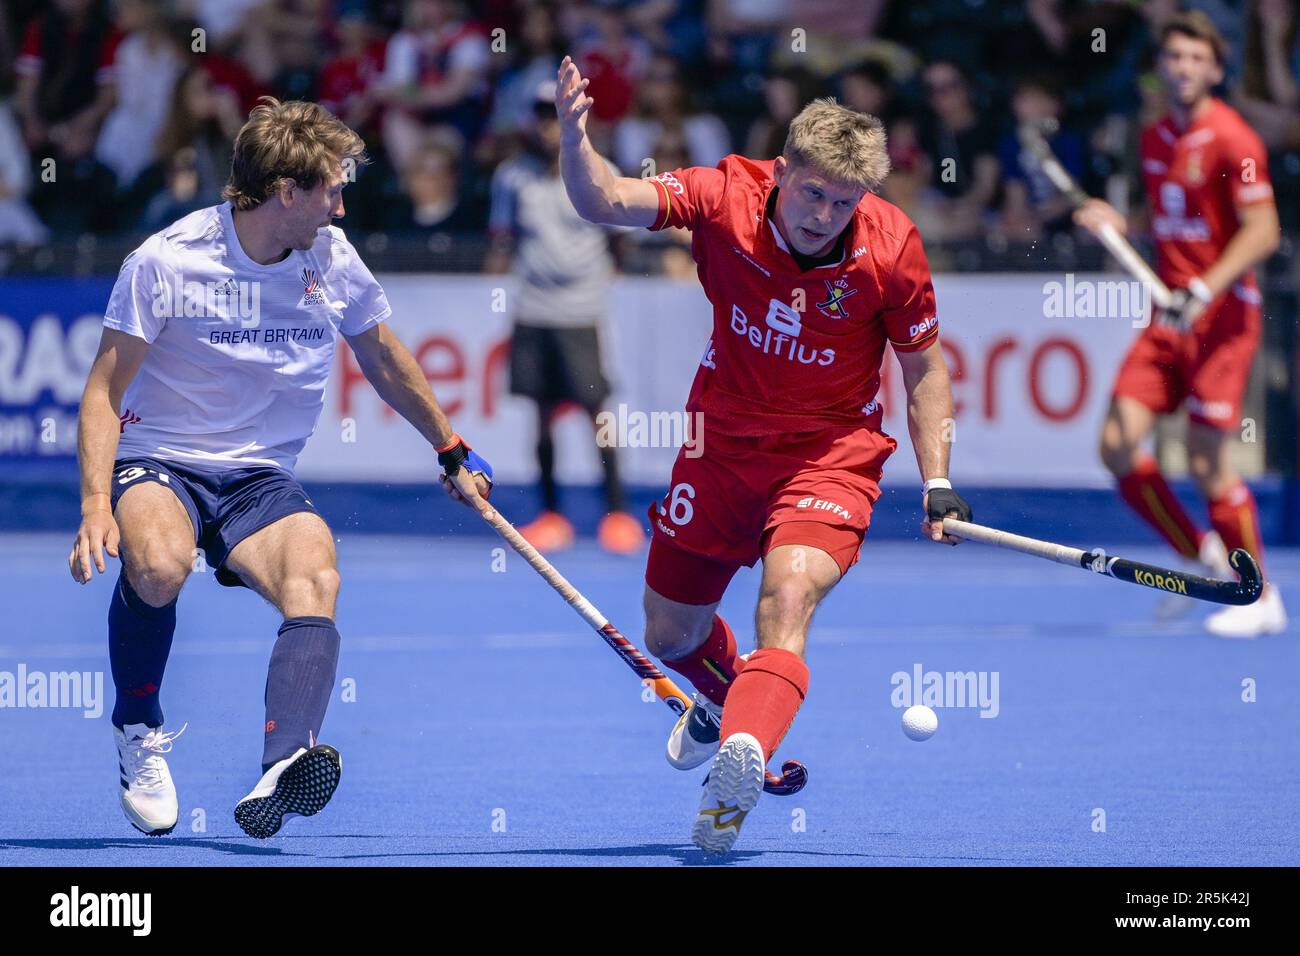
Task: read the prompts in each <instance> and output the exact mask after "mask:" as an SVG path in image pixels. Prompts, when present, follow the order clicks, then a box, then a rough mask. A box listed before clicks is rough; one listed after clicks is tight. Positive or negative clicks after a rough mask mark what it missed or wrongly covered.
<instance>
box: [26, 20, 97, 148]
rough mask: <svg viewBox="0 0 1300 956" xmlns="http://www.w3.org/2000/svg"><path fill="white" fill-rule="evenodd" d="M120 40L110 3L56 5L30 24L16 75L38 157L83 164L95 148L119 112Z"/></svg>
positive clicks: (28, 136) (29, 142)
mask: <svg viewBox="0 0 1300 956" xmlns="http://www.w3.org/2000/svg"><path fill="white" fill-rule="evenodd" d="M118 40H119V36H118V35H117V34H116V33H114V31H113V28H112V24H111V23H110V21H109V18H108V11H107V3H106V0H55V2H54V5H53V7H52V8H51V9H50V10H49V12H47V13H46V14H45V15H44V16H41V17H37V18H36V19H34V20H32V21H31V22H30V23H28V25H27V32H26V34H25V35H24V37H23V45H22V49H21V51H20V52H19V55H18V60H17V62H16V63H15V64H14V72H15V73H17V74H18V93H17V107H18V115H19V119H20V120H21V122H22V126H23V137H24V139H25V140H26V142H27V148H28V149H30V150H31V151H32V154H33V155H34V156H49V155H53V154H57V155H58V156H59V157H60V158H64V159H79V158H81V157H83V156H85V155H86V154H88V153H89V152H90V151H91V149H92V148H93V147H94V145H95V138H96V137H97V136H98V135H99V128H100V125H101V124H102V123H103V122H104V117H105V116H107V115H108V112H109V110H111V109H112V108H113V102H114V101H113V90H112V85H111V81H112V76H113V55H114V52H115V50H116V47H117V43H118Z"/></svg>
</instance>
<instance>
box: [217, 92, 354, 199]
mask: <svg viewBox="0 0 1300 956" xmlns="http://www.w3.org/2000/svg"><path fill="white" fill-rule="evenodd" d="M259 102H260V103H261V105H260V106H257V107H255V108H254V109H253V111H252V112H251V113H249V114H248V122H246V123H245V124H244V125H243V128H241V129H240V131H239V133H238V135H236V136H235V153H234V156H233V157H232V158H231V160H230V180H229V182H227V183H226V186H225V188H224V189H223V190H222V191H221V195H222V197H223V198H224V199H228V200H230V202H231V203H232V204H233V205H234V207H235V208H236V209H241V210H247V209H253V208H255V207H257V206H260V205H261V204H262V203H263V202H265V201H266V200H267V199H268V198H269V197H270V196H271V195H273V194H274V193H275V191H276V190H277V189H278V188H279V186H280V183H281V182H282V181H284V180H286V179H292V180H293V181H294V183H295V184H296V185H297V186H299V187H300V188H302V189H315V188H316V187H317V186H319V185H320V184H321V183H322V182H324V181H326V180H327V179H328V178H329V177H330V176H331V174H332V173H333V171H334V168H335V167H336V166H337V165H338V164H339V163H343V162H346V161H347V160H352V161H353V162H354V163H356V164H361V163H367V162H369V159H368V157H367V156H366V144H365V143H364V142H363V141H362V139H361V137H360V136H358V135H357V134H356V133H354V132H353V131H352V130H350V129H348V127H347V126H346V125H345V124H344V123H343V122H342V121H341V120H339V119H338V118H337V117H336V116H334V114H332V113H331V112H330V111H329V110H327V109H325V108H324V107H323V106H319V105H317V104H316V103H305V102H303V101H301V100H290V101H289V102H287V103H281V102H280V101H279V100H277V99H275V98H274V97H270V96H263V97H261V99H260V100H259Z"/></svg>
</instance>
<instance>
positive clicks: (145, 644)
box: [108, 570, 176, 727]
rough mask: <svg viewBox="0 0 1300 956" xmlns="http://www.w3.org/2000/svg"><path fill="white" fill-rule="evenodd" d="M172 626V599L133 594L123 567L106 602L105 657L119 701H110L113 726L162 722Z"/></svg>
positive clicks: (158, 725) (174, 622) (173, 609)
mask: <svg viewBox="0 0 1300 956" xmlns="http://www.w3.org/2000/svg"><path fill="white" fill-rule="evenodd" d="M175 631H176V602H175V601H172V602H171V604H165V605H163V606H162V607H153V606H151V605H149V604H146V603H145V601H144V599H143V598H142V597H140V595H138V594H136V593H135V589H134V588H132V587H131V582H130V581H128V580H127V579H126V571H125V570H123V571H122V572H121V574H119V575H118V577H117V586H116V587H114V588H113V600H112V602H111V603H110V604H109V605H108V662H109V666H110V667H111V668H112V671H113V687H114V688H115V689H116V690H117V700H116V701H115V702H114V704H113V725H114V726H115V727H125V726H126V725H127V724H147V725H148V726H150V727H161V726H162V722H163V712H162V706H161V705H160V704H159V702H158V689H159V687H161V686H162V679H163V671H164V670H166V669H167V655H168V654H170V653H171V649H172V634H174V633H175Z"/></svg>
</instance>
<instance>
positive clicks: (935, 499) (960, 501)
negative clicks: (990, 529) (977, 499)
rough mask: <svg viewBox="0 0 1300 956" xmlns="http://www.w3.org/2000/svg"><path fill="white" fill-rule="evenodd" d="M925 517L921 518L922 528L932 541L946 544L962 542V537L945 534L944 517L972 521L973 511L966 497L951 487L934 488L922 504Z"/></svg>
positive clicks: (927, 493)
mask: <svg viewBox="0 0 1300 956" xmlns="http://www.w3.org/2000/svg"><path fill="white" fill-rule="evenodd" d="M921 507H922V510H924V511H925V517H924V518H923V519H921V530H922V531H923V532H924V533H925V534H926V536H928V537H929V538H930V540H931V541H942V542H943V543H944V544H960V543H961V541H962V539H961V538H959V537H957V536H956V535H951V534H944V531H943V519H944V518H956V519H957V520H958V521H970V520H971V517H972V512H971V508H970V505H968V504H967V503H966V499H965V498H963V497H962V496H961V495H959V494H957V492H955V491H953V490H952V489H951V488H934V489H931V490H930V491H928V492H926V495H925V500H924V501H923V502H922V504H921Z"/></svg>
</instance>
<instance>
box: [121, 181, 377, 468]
mask: <svg viewBox="0 0 1300 956" xmlns="http://www.w3.org/2000/svg"><path fill="white" fill-rule="evenodd" d="M391 312H392V309H391V308H390V307H389V305H388V299H387V298H386V297H385V295H384V290H383V289H382V288H381V287H380V285H379V283H378V282H376V281H375V277H374V276H373V275H371V273H370V270H369V269H367V268H366V265H365V263H363V262H362V261H361V258H360V256H358V255H357V252H356V250H355V249H353V248H352V244H351V243H350V242H348V241H347V239H346V238H344V235H343V231H342V230H341V229H338V228H337V227H334V226H330V227H329V228H328V229H322V230H321V231H320V232H319V233H318V234H317V238H316V242H315V244H314V245H313V246H312V248H311V250H310V251H309V252H299V251H297V250H294V251H293V252H291V253H290V254H289V255H288V257H286V258H285V259H284V260H282V261H281V262H277V263H274V264H272V265H265V266H264V265H259V264H257V263H256V262H253V260H251V259H250V258H248V256H247V255H246V254H245V253H244V250H243V248H242V247H241V246H240V244H239V239H238V238H237V236H236V235H235V227H234V222H233V221H232V219H231V211H230V204H229V203H223V204H221V205H220V206H211V207H209V208H207V209H200V210H199V211H197V212H194V213H191V214H190V215H188V216H186V217H185V218H183V219H180V220H177V221H176V222H174V223H173V224H172V225H170V226H168V227H167V228H166V229H164V230H162V231H161V232H158V233H155V234H154V235H152V236H150V237H149V238H148V239H146V240H145V241H144V243H143V244H142V245H141V246H140V247H139V248H138V249H136V250H135V251H134V252H132V253H131V254H130V255H129V256H127V258H126V261H125V262H124V263H123V264H122V271H121V272H120V273H118V277H117V283H116V284H115V285H114V286H113V294H112V295H111V297H110V298H109V300H108V308H107V310H106V311H105V314H104V326H105V327H106V328H110V329H116V330H118V331H120V332H126V333H128V334H130V335H136V336H139V337H140V338H143V339H144V340H145V341H146V342H149V343H150V348H149V351H148V353H147V354H146V356H145V359H144V362H143V363H142V364H141V366H140V371H139V373H138V374H137V375H136V377H135V380H134V381H132V382H131V384H130V385H129V386H128V387H127V390H126V395H125V397H124V398H123V402H122V405H123V408H122V422H123V424H122V435H121V439H120V441H119V446H118V448H119V451H118V457H120V458H125V457H128V456H133V455H143V456H148V457H151V458H161V459H165V460H174V461H181V462H187V463H190V464H197V465H204V466H208V467H214V468H241V467H250V466H256V465H278V466H280V467H282V468H286V469H290V470H291V469H292V468H293V466H294V462H295V461H296V460H297V458H298V453H299V452H300V451H301V450H302V446H303V445H304V444H306V442H307V439H308V437H309V436H310V435H311V433H312V432H313V431H315V429H316V421H317V419H318V418H319V417H320V412H321V408H322V407H323V404H324V393H325V382H326V380H327V379H328V378H329V374H330V368H331V365H332V363H333V358H334V344H335V337H336V331H338V332H342V333H344V334H345V335H357V334H358V333H361V332H364V331H365V330H366V329H368V328H370V327H371V326H373V325H375V324H377V323H379V322H381V321H383V320H384V319H385V318H386V317H387V316H388V315H389V314H390V313H391Z"/></svg>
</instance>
